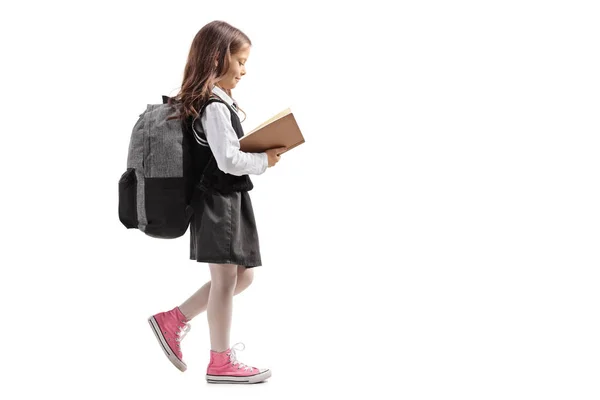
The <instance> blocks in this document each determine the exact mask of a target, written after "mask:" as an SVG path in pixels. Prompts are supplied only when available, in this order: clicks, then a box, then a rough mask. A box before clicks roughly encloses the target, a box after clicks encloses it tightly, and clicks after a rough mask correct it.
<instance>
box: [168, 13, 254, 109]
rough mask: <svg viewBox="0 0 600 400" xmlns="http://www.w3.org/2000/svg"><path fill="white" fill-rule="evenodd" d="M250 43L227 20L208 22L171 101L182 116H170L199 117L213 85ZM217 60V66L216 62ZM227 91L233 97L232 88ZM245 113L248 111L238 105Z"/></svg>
mask: <svg viewBox="0 0 600 400" xmlns="http://www.w3.org/2000/svg"><path fill="white" fill-rule="evenodd" d="M245 44H248V45H250V46H252V42H251V41H250V38H248V36H246V34H244V33H243V32H242V31H240V30H239V29H237V28H235V27H233V26H231V25H230V24H228V23H227V22H224V21H212V22H209V23H208V24H206V25H204V26H203V27H202V28H201V29H200V30H199V31H198V33H197V34H196V36H195V37H194V40H193V41H192V45H191V47H190V52H189V54H188V59H187V62H186V64H185V69H184V72H183V83H182V85H181V89H180V91H179V93H178V94H177V95H176V96H173V97H171V99H170V100H169V103H171V104H173V103H175V104H179V105H180V106H181V107H180V109H179V115H176V116H174V117H170V118H169V119H175V118H180V119H184V118H185V119H187V118H189V117H197V116H198V112H199V110H200V108H201V107H202V106H203V105H204V103H206V101H207V100H208V98H209V97H210V96H211V94H212V88H213V86H214V85H215V83H216V82H217V81H218V80H219V78H221V77H222V76H223V75H225V74H226V73H227V71H229V58H230V57H231V55H232V54H235V53H237V52H238V51H240V49H241V48H242V47H243V46H244V45H245ZM215 60H217V65H215ZM225 92H226V93H227V94H228V95H229V97H232V95H231V90H230V89H225ZM232 98H233V97H232ZM238 109H239V110H240V111H242V112H243V113H244V119H245V115H246V113H245V112H244V111H243V110H242V109H241V108H239V107H238Z"/></svg>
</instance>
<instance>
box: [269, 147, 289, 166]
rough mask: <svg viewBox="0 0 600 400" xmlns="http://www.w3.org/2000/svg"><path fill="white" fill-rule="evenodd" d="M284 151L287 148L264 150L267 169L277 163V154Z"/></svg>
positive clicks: (278, 157)
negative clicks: (267, 160)
mask: <svg viewBox="0 0 600 400" xmlns="http://www.w3.org/2000/svg"><path fill="white" fill-rule="evenodd" d="M286 150H287V147H276V148H274V149H269V150H266V151H265V153H267V156H268V157H269V167H272V166H274V165H275V164H277V162H278V161H279V159H280V158H281V156H280V155H279V153H283V152H284V151H286Z"/></svg>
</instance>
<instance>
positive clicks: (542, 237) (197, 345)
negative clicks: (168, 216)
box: [0, 0, 600, 400]
mask: <svg viewBox="0 0 600 400" xmlns="http://www.w3.org/2000/svg"><path fill="white" fill-rule="evenodd" d="M392 4H394V7H395V8H392ZM594 5H595V2H593V1H587V2H585V1H573V0H571V1H523V0H520V1H502V2H500V1H497V2H491V1H485V2H484V1H454V2H446V1H419V2H416V1H413V2H390V3H389V4H387V5H386V4H384V2H382V1H368V2H353V1H344V2H342V1H339V2H333V1H332V2H327V1H319V2H312V3H311V2H307V1H302V2H295V3H292V2H283V1H278V2H258V1H223V2H222V1H212V2H206V1H170V2H165V1H143V2H141V1H138V2H133V1H119V2H116V1H103V2H89V1H77V2H75V1H73V2H66V1H58V2H41V1H37V2H36V1H30V2H19V5H18V6H17V5H14V3H13V4H10V3H7V5H3V6H2V10H1V12H0V15H1V16H0V22H1V23H0V27H1V28H0V29H1V30H2V31H1V38H2V39H1V40H2V63H1V68H2V73H1V79H2V81H1V87H2V91H3V93H2V100H0V101H1V102H2V104H1V105H2V146H1V147H0V149H1V150H0V151H1V153H0V154H1V157H0V162H1V163H2V165H1V171H2V182H3V185H2V196H1V198H2V200H1V201H2V210H3V215H2V226H3V227H4V228H5V229H4V235H3V241H2V251H1V254H2V261H1V263H2V269H1V271H2V272H1V274H2V275H1V277H0V278H1V279H0V282H1V283H0V285H1V288H0V289H1V290H0V296H1V298H0V300H1V302H0V303H1V304H2V312H1V314H0V324H1V330H0V335H1V340H2V356H1V357H0V363H1V364H0V365H1V366H2V371H1V372H2V378H1V379H0V380H1V381H2V384H1V386H0V387H1V389H0V391H2V392H5V393H2V394H1V395H0V397H2V398H5V399H21V398H23V399H25V398H27V399H30V398H31V399H33V398H61V399H106V398H115V399H121V398H122V399H125V398H136V399H137V398H140V399H166V398H203V399H213V398H222V399H229V398H239V396H247V398H256V399H261V400H262V399H285V398H294V399H295V398H298V399H301V398H307V397H309V396H311V397H312V398H326V397H330V396H334V397H336V398H338V397H339V398H345V397H348V396H353V395H356V396H357V398H364V397H365V396H376V397H373V398H398V399H449V398H451V399H461V400H464V399H509V398H510V399H550V398H552V399H598V397H599V396H600V387H599V386H598V376H599V374H600V362H599V359H600V345H599V340H598V338H599V337H600V324H599V319H598V315H599V314H598V312H599V304H600V294H599V291H598V286H599V283H600V282H599V274H598V267H599V266H600V262H599V261H600V257H599V239H600V234H599V226H600V213H599V211H598V210H599V205H600V190H599V186H598V179H599V177H600V176H599V171H600V169H599V167H600V165H599V164H600V162H599V158H598V152H599V150H600V149H599V144H600V140H599V136H598V135H599V133H600V131H599V118H598V110H599V106H600V96H599V93H600V78H599V76H600V74H599V73H598V71H600V57H599V52H598V49H599V45H600V43H599V42H600V40H599V38H600V25H598V20H599V18H600V14H599V13H598V11H597V10H596V9H595V8H594ZM215 19H220V20H225V21H227V22H229V23H231V24H232V25H234V26H236V27H238V28H240V29H242V30H243V31H244V32H245V33H246V34H247V35H248V36H249V37H250V38H251V40H252V42H253V47H252V50H251V53H250V54H251V55H250V58H249V60H248V63H247V65H246V66H247V75H246V77H245V78H244V79H243V80H242V82H241V83H240V84H239V85H238V87H237V88H236V89H235V90H234V98H236V100H237V101H238V102H239V104H240V106H241V107H242V108H243V109H244V110H245V111H246V112H247V114H248V118H247V120H246V121H244V129H245V130H246V131H249V130H251V129H253V128H254V127H255V126H256V125H258V124H259V123H261V122H262V121H263V120H265V119H267V118H269V117H271V116H272V115H274V114H275V113H277V112H279V111H281V110H283V109H284V108H286V107H292V110H293V111H294V112H295V115H296V118H297V120H298V123H299V125H300V127H301V129H302V130H303V133H304V135H305V138H306V143H305V144H303V145H301V146H300V147H298V148H296V149H294V150H293V151H291V152H290V153H288V154H286V155H285V156H284V157H283V158H282V161H281V162H280V163H279V164H278V165H277V166H276V167H274V168H270V169H268V171H267V172H266V173H265V174H264V175H261V176H255V177H253V181H254V184H255V189H254V190H253V191H252V192H251V197H252V201H253V204H254V208H255V213H256V218H257V224H258V228H259V235H260V240H261V252H262V255H263V266H262V267H260V268H258V269H257V270H256V276H255V281H254V283H253V285H252V286H251V287H250V288H249V289H248V290H247V291H245V292H243V293H242V294H240V295H239V296H236V297H235V301H234V317H233V326H232V338H231V339H232V344H233V343H235V342H238V341H242V342H244V343H245V344H246V350H245V351H244V352H242V353H241V354H240V359H241V361H242V362H247V363H249V364H251V365H255V366H257V367H261V368H262V367H265V368H270V369H272V370H273V376H272V378H271V379H270V380H269V381H268V382H267V383H266V384H262V385H253V386H250V387H248V386H231V385H212V386H211V385H208V384H206V382H205V380H204V374H205V372H206V366H207V363H208V356H209V352H208V351H209V339H208V327H207V323H206V314H201V315H200V316H198V317H197V318H196V319H194V320H193V321H192V330H191V332H190V333H189V334H188V336H187V337H186V339H185V340H184V342H183V351H184V353H183V354H184V360H185V361H186V363H187V364H188V366H189V368H188V370H187V371H186V372H185V373H184V374H182V373H180V372H179V371H178V370H176V369H175V368H174V367H173V366H172V365H171V364H170V363H169V361H168V360H167V359H166V357H165V356H164V355H163V353H162V352H161V350H160V348H159V346H158V344H157V342H156V339H155V338H154V336H153V335H152V333H151V331H150V329H149V326H148V323H147V321H146V319H147V317H148V316H149V315H151V314H154V313H157V312H159V311H166V310H169V309H171V308H173V307H174V306H176V305H179V304H181V302H183V301H184V300H185V299H186V298H187V297H188V296H189V295H191V294H192V293H193V292H194V291H195V290H196V289H197V288H199V287H200V286H201V285H203V284H204V283H205V282H206V281H207V280H208V279H209V276H210V275H209V271H208V266H207V265H206V264H202V263H196V262H193V261H191V260H189V258H188V256H189V232H188V233H186V235H185V236H184V237H182V238H179V239H176V240H172V241H161V240H158V239H153V238H150V237H146V236H144V235H143V234H142V233H140V232H139V231H135V230H127V229H125V227H124V226H122V225H121V223H120V221H119V219H118V214H117V204H118V197H117V182H118V179H119V177H120V175H121V174H122V173H123V172H124V171H125V168H126V157H127V149H128V143H129V138H130V134H131V129H132V128H133V125H134V123H135V122H136V121H137V118H138V116H139V114H140V113H141V112H142V111H143V110H144V109H145V108H146V104H148V103H160V102H161V95H163V94H166V95H175V94H176V93H177V89H178V88H179V85H180V84H181V78H182V74H183V67H184V65H185V62H186V59H187V53H188V51H189V46H190V44H191V41H192V39H193V37H194V35H195V34H196V32H197V31H198V30H199V29H200V28H201V27H202V26H203V25H204V24H206V23H208V22H210V21H212V20H215Z"/></svg>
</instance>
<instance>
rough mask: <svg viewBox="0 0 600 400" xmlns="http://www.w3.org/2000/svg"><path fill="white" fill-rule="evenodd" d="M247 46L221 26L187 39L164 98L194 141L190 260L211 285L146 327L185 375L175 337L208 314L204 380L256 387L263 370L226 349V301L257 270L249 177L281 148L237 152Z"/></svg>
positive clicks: (228, 325) (271, 160)
mask: <svg viewBox="0 0 600 400" xmlns="http://www.w3.org/2000/svg"><path fill="white" fill-rule="evenodd" d="M251 45H252V43H251V42H250V39H249V38H248V37H247V36H246V35H245V34H244V33H242V32H241V31H240V30H239V29H236V28H234V27H233V26H231V25H229V24H228V23H226V22H223V21H213V22H211V23H209V24H207V25H205V26H204V27H203V28H202V29H200V31H199V32H198V33H197V34H196V37H195V38H194V40H193V42H192V45H191V49H190V52H189V55H188V60H187V64H186V66H185V70H184V77H183V84H182V87H181V91H180V92H179V94H178V95H177V96H176V97H174V98H172V99H171V100H170V101H173V102H176V103H177V104H180V105H181V114H180V116H179V117H180V118H181V119H182V127H183V129H184V133H186V135H189V137H190V138H193V139H190V140H191V142H192V152H193V157H192V165H193V170H194V181H195V182H196V186H195V189H194V193H193V197H192V202H191V206H192V208H193V209H194V215H193V217H192V220H191V222H190V259H192V260H195V261H197V262H204V263H208V264H209V268H210V275H211V280H210V281H209V282H207V283H206V284H205V285H204V286H202V287H201V288H200V289H199V290H198V291H197V292H196V293H194V294H193V295H192V296H191V297H190V298H189V299H187V300H186V301H184V302H183V303H182V304H181V305H180V306H178V307H175V308H173V309H172V310H170V311H167V312H161V313H158V314H155V315H153V316H151V317H150V318H149V319H148V322H149V323H150V326H151V328H152V330H153V331H154V333H155V335H156V338H157V339H158V341H159V343H160V345H161V347H162V349H163V350H164V352H165V354H166V355H167V357H168V358H169V360H171V362H172V363H173V364H174V365H175V366H176V367H177V368H179V369H180V370H181V371H185V370H186V369H187V366H186V364H185V363H184V362H183V359H182V358H183V357H182V352H181V348H180V343H181V340H182V339H183V338H184V337H185V335H186V333H187V332H188V331H189V330H190V324H189V321H191V320H192V319H193V318H194V317H195V316H197V315H198V314H200V313H201V312H203V311H205V310H207V316H208V325H209V330H210V345H211V350H210V360H209V364H208V368H207V372H206V380H207V381H208V382H210V383H225V382H228V383H255V382H261V381H264V380H265V379H267V378H269V377H270V376H271V371H270V370H268V369H259V368H255V367H251V366H249V365H246V364H243V363H241V362H239V361H238V360H237V355H236V350H243V348H244V347H242V348H241V349H240V348H238V347H237V344H236V345H235V346H230V345H229V335H230V328H231V317H232V305H233V296H234V295H236V294H238V293H240V292H242V291H243V290H244V289H246V288H247V287H248V286H249V285H250V283H252V280H253V276H254V274H253V270H252V268H253V267H258V266H260V265H261V257H260V249H259V240H258V234H257V230H256V223H255V220H254V213H253V209H252V203H251V201H250V196H249V194H248V192H249V191H250V190H252V188H253V185H252V182H251V180H250V178H249V176H248V174H255V175H260V174H262V173H264V172H265V171H266V169H267V168H268V167H272V166H274V165H275V164H276V163H277V162H278V161H279V158H280V156H279V154H280V153H282V152H283V151H285V150H286V149H285V148H276V149H270V150H267V151H266V152H264V153H244V152H242V151H240V144H239V138H241V137H242V136H243V135H244V132H243V130H242V126H241V121H240V119H239V116H238V112H239V111H242V110H241V109H240V108H238V107H237V104H236V103H235V101H234V100H233V98H232V94H231V90H232V89H234V88H235V87H236V86H237V83H238V82H239V81H240V79H241V78H242V77H243V76H244V75H245V74H246V69H245V63H246V61H247V60H248V56H249V54H250V47H251ZM209 100H210V101H209ZM244 115H245V113H244ZM207 159H209V160H210V161H208V162H206V161H204V162H203V160H207ZM238 344H241V345H242V346H243V344H242V343H238Z"/></svg>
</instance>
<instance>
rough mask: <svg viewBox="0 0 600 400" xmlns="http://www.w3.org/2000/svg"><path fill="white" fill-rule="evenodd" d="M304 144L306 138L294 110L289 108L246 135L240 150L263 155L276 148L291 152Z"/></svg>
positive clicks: (241, 140) (242, 139)
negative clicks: (285, 148)
mask: <svg viewBox="0 0 600 400" xmlns="http://www.w3.org/2000/svg"><path fill="white" fill-rule="evenodd" d="M302 143H304V136H303V135H302V132H301V131H300V127H299V126H298V123H297V122H296V118H295V117H294V114H293V113H292V110H291V109H290V108H287V109H285V110H283V111H281V112H280V113H278V114H277V115H275V116H273V117H272V118H269V119H268V120H267V121H265V122H263V123H262V124H260V125H259V126H257V127H256V128H254V129H253V130H252V131H250V132H248V133H247V134H245V135H244V136H243V137H242V138H241V139H240V150H242V151H244V152H247V153H261V152H263V151H265V150H268V149H272V148H274V147H287V151H290V150H291V149H293V148H294V147H296V146H298V145H300V144H302ZM284 153H285V151H284ZM282 154H283V153H282Z"/></svg>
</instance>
